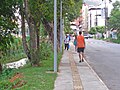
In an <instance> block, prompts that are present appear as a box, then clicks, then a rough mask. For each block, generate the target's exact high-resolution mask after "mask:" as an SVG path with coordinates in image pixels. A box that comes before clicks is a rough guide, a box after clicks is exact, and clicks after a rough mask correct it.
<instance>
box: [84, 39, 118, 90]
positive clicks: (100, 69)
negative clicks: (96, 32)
mask: <svg viewBox="0 0 120 90" xmlns="http://www.w3.org/2000/svg"><path fill="white" fill-rule="evenodd" d="M85 54H86V58H87V62H88V63H89V64H90V66H91V67H92V68H93V70H94V71H95V72H96V73H97V74H98V76H99V77H100V78H101V79H102V81H103V82H104V83H105V84H106V86H107V87H108V88H109V90H120V44H114V43H109V42H105V41H102V40H94V39H86V49H85Z"/></svg>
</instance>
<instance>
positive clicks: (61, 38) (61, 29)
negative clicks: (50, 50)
mask: <svg viewBox="0 0 120 90" xmlns="http://www.w3.org/2000/svg"><path fill="white" fill-rule="evenodd" d="M62 26H63V25H62V0H60V52H62V42H63V28H62Z"/></svg>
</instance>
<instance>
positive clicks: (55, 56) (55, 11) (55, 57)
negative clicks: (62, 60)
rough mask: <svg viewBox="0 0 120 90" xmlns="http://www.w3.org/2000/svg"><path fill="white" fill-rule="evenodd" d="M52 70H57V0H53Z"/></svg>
mask: <svg viewBox="0 0 120 90" xmlns="http://www.w3.org/2000/svg"><path fill="white" fill-rule="evenodd" d="M54 72H57V0H54Z"/></svg>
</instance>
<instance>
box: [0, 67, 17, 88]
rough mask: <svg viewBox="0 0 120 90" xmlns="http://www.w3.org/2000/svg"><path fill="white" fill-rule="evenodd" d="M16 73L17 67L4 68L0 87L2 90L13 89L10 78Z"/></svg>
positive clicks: (0, 75) (0, 77)
mask: <svg viewBox="0 0 120 90" xmlns="http://www.w3.org/2000/svg"><path fill="white" fill-rule="evenodd" d="M15 73H16V71H15V69H10V68H8V69H7V68H4V69H3V71H2V74H0V89H1V90H11V89H12V85H13V83H11V82H10V81H9V79H10V78H11V77H12V76H14V75H15Z"/></svg>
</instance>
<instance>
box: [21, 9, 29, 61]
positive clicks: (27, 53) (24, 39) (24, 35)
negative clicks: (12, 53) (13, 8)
mask: <svg viewBox="0 0 120 90" xmlns="http://www.w3.org/2000/svg"><path fill="white" fill-rule="evenodd" d="M20 13H21V19H22V20H21V23H22V26H21V30H22V43H23V48H24V51H25V53H26V55H27V57H28V59H30V50H29V49H28V45H27V41H26V33H25V17H24V11H23V7H21V9H20Z"/></svg>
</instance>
